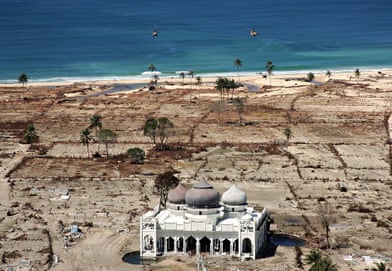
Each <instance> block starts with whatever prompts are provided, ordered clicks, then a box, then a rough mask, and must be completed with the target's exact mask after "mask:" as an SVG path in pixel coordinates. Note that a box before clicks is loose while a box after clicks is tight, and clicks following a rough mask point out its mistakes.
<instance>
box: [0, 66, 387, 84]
mask: <svg viewBox="0 0 392 271" xmlns="http://www.w3.org/2000/svg"><path fill="white" fill-rule="evenodd" d="M354 70H355V69H354ZM354 70H347V69H344V70H329V71H330V72H331V74H332V76H331V78H330V79H331V80H350V79H353V77H354ZM326 71H327V70H325V71H320V70H318V71H310V70H309V71H308V70H296V71H274V72H273V73H272V83H274V81H281V80H286V79H294V80H295V79H299V78H306V75H307V74H308V73H310V72H311V73H313V74H314V75H315V80H314V81H323V80H320V79H323V77H324V78H326V76H325V73H326ZM359 71H360V73H361V77H362V78H361V79H359V80H360V81H362V80H363V79H364V78H365V77H369V76H378V77H382V76H388V75H392V68H379V69H365V68H364V69H360V68H359ZM266 75H267V72H266V71H261V72H254V71H253V72H247V71H244V72H239V73H238V72H226V73H204V74H195V75H194V77H193V82H196V77H198V76H200V77H201V78H202V82H203V83H204V84H205V83H214V82H215V80H216V79H217V78H219V77H229V78H233V79H235V80H237V79H238V77H239V78H240V80H245V81H247V82H248V83H249V82H252V83H260V82H259V81H260V80H261V81H263V80H266V78H265V77H263V76H266ZM292 77H294V78H292ZM150 79H151V77H150V76H143V75H136V76H113V77H101V78H99V77H97V78H91V77H85V78H83V77H61V78H56V79H55V78H53V79H50V78H48V79H38V80H31V81H28V82H27V84H26V85H25V87H27V88H28V87H60V86H75V85H79V84H80V85H86V84H87V85H92V86H105V85H110V86H111V85H122V84H146V85H148V84H149V82H150ZM267 79H268V78H267ZM182 80H183V79H182V78H181V77H180V76H178V75H175V74H165V73H162V75H161V76H160V77H159V83H160V84H163V83H164V82H170V83H177V81H178V82H182ZM190 80H191V77H189V76H186V77H185V85H187V84H189V83H190ZM268 80H269V79H268ZM4 81H10V82H4ZM324 81H327V80H324ZM262 85H264V84H262ZM272 85H274V84H272ZM20 86H21V83H19V82H17V80H0V87H20Z"/></svg>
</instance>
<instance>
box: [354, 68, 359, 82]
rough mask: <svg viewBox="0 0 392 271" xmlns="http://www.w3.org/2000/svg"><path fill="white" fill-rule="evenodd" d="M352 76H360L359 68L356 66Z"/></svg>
mask: <svg viewBox="0 0 392 271" xmlns="http://www.w3.org/2000/svg"><path fill="white" fill-rule="evenodd" d="M354 76H355V78H357V80H358V79H359V77H360V76H361V72H360V71H359V69H358V68H357V69H355V71H354Z"/></svg>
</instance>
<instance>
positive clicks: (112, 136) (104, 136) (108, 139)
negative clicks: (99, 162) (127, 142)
mask: <svg viewBox="0 0 392 271" xmlns="http://www.w3.org/2000/svg"><path fill="white" fill-rule="evenodd" d="M98 139H99V141H100V142H102V143H103V144H105V148H106V158H107V159H109V144H110V143H113V142H115V141H116V140H117V135H116V133H115V132H113V131H112V130H109V129H102V130H99V132H98Z"/></svg>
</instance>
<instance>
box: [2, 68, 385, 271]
mask: <svg viewBox="0 0 392 271" xmlns="http://www.w3.org/2000/svg"><path fill="white" fill-rule="evenodd" d="M340 77H341V78H336V79H335V80H330V81H328V82H326V83H324V84H321V85H312V84H310V83H306V82H303V81H302V80H297V79H296V78H287V77H281V78H274V79H273V84H272V86H271V87H269V86H263V87H262V88H261V89H260V91H258V92H247V91H246V89H245V88H243V89H240V90H237V91H236V92H235V96H239V97H243V98H246V107H245V112H243V113H242V114H241V117H242V124H241V125H240V124H239V123H238V122H239V116H238V113H237V112H236V111H235V108H234V106H233V104H232V103H231V102H230V99H229V98H227V97H225V104H226V105H225V107H224V110H223V112H221V113H219V112H217V110H216V107H215V106H214V105H216V102H217V101H219V100H220V94H219V92H217V91H216V90H214V85H213V84H205V85H202V86H197V87H196V86H195V85H185V86H182V85H181V84H178V83H177V85H174V86H173V84H162V85H161V86H160V87H159V88H158V89H157V90H155V91H148V90H147V89H141V90H140V91H131V92H126V91H124V92H116V93H113V94H110V95H98V96H90V95H91V94H97V93H100V92H101V91H103V90H105V89H108V88H110V86H109V85H107V86H105V85H91V84H78V85H72V86H59V87H55V86H50V87H48V86H46V87H42V86H41V87H38V86H34V87H27V88H21V87H17V86H12V87H11V86H9V87H2V88H0V113H1V119H0V136H1V143H0V174H1V180H0V196H1V201H0V204H1V205H0V257H1V263H0V270H6V268H7V267H8V266H19V267H20V268H22V269H18V270H23V268H25V269H24V270H31V269H32V270H48V269H51V270H130V269H131V270H142V269H152V270H164V269H165V268H166V269H174V268H176V269H178V270H195V269H196V258H193V257H168V258H166V259H162V260H161V261H159V262H158V263H155V264H152V265H149V266H138V265H130V264H127V263H124V262H123V261H122V256H123V255H125V254H126V253H129V252H135V251H137V250H138V248H139V217H140V215H141V214H142V213H143V212H145V211H146V210H147V209H150V208H153V207H154V206H155V205H156V204H157V202H158V195H157V194H156V193H155V191H154V189H153V184H154V179H155V177H156V175H157V174H159V173H162V172H164V171H165V170H168V169H175V170H177V171H178V172H179V173H178V177H179V178H180V179H181V180H182V182H184V183H185V184H187V185H188V186H190V185H192V184H193V183H195V181H196V180H197V179H198V178H199V177H200V176H204V177H205V178H206V179H207V180H208V181H209V182H210V183H211V184H212V185H214V186H215V187H216V188H217V189H218V190H219V191H220V192H224V191H225V190H226V189H228V188H229V187H230V186H231V185H232V183H236V184H237V185H238V186H239V187H240V188H242V189H243V190H244V191H246V192H247V193H248V202H249V204H250V205H251V206H255V208H263V207H266V208H267V209H268V210H269V211H270V213H271V216H272V217H273V218H274V221H275V225H273V229H274V231H275V232H278V233H287V234H293V235H295V236H298V237H301V238H303V239H305V240H307V241H308V243H307V245H306V246H305V247H303V248H302V251H303V253H304V254H305V255H306V254H307V253H308V252H309V251H310V249H312V248H324V247H325V245H326V240H325V231H324V229H323V227H322V224H321V217H320V214H322V213H321V212H320V209H322V208H323V206H328V207H329V209H328V210H329V213H328V215H329V217H330V227H331V233H330V236H331V237H330V243H331V245H332V247H333V248H335V249H333V250H331V249H329V250H323V253H324V254H325V255H329V256H331V257H332V259H333V261H334V262H336V263H337V264H338V267H339V269H340V270H347V269H349V268H352V269H353V270H363V268H365V267H367V266H368V265H367V263H366V262H365V261H363V260H362V259H361V256H366V255H368V256H373V257H378V258H379V259H391V258H392V250H391V248H390V243H391V242H392V240H391V239H392V237H391V236H392V235H391V233H392V197H391V193H390V191H391V188H392V177H391V161H390V142H391V141H390V123H391V118H390V115H391V108H392V74H389V73H387V74H386V75H384V76H382V77H379V76H378V77H377V76H376V73H374V74H366V75H362V78H361V79H360V80H346V79H345V78H348V76H346V77H343V75H340ZM263 80H264V81H263ZM265 80H266V79H259V78H256V79H255V78H248V79H246V78H244V79H242V81H243V82H246V83H251V84H255V85H258V86H262V85H263V84H264V83H266V82H267V81H265ZM214 109H215V110H214ZM93 114H99V115H101V116H102V122H103V126H104V128H107V129H111V130H113V131H114V132H116V134H117V135H118V139H117V142H116V143H114V144H111V145H110V146H109V154H110V156H111V157H110V159H105V158H87V151H86V146H83V145H82V144H81V143H80V142H79V140H80V132H81V130H82V129H84V128H85V127H87V126H89V124H90V120H89V119H90V117H91V116H92V115H93ZM148 117H156V118H158V117H167V118H169V119H170V120H171V121H172V122H173V123H174V124H175V129H174V135H173V136H171V137H170V138H169V144H170V146H171V149H170V150H166V151H161V152H158V151H155V150H154V149H153V145H152V144H151V142H150V140H149V138H148V137H145V136H143V126H144V123H145V121H146V119H147V118H148ZM29 123H33V124H34V125H35V127H36V128H37V133H38V135H39V137H40V142H39V143H38V144H34V145H32V146H30V145H27V144H22V142H21V140H22V138H23V130H24V129H25V127H26V126H27V124H29ZM285 128H290V130H291V132H292V135H291V138H290V140H289V142H288V144H287V141H286V136H285V134H284V129H285ZM94 132H95V131H94V130H92V134H93V135H94ZM131 147H139V148H142V149H144V150H145V151H146V153H147V158H148V159H147V160H146V161H145V163H144V164H142V165H135V164H131V163H130V162H129V160H128V159H127V157H126V155H125V153H126V150H127V149H128V148H131ZM90 150H91V152H92V153H95V152H98V151H99V152H100V153H101V154H103V153H104V150H105V147H104V145H102V144H101V145H98V144H95V143H92V144H91V146H90ZM339 184H340V185H342V184H343V185H344V188H345V189H346V190H347V191H346V192H341V189H340V187H339ZM67 195H68V196H69V198H68V196H67ZM72 224H77V225H78V226H79V228H80V230H81V231H82V234H81V236H80V238H76V239H75V240H73V241H72V242H70V243H69V247H68V248H67V249H64V246H63V244H64V240H63V237H64V235H65V234H67V233H68V232H69V231H70V226H71V225H72ZM345 255H346V256H348V255H350V256H352V257H353V258H352V259H353V260H351V261H348V260H347V257H346V260H344V258H343V256H345ZM383 257H384V258H383ZM227 260H230V261H231V263H230V265H229V264H227V263H226V264H222V261H223V260H222V259H216V258H211V259H208V264H207V267H208V268H209V270H231V269H235V268H238V269H242V270H254V269H259V270H285V269H290V270H294V269H295V268H296V267H295V250H294V248H285V247H278V248H277V250H276V252H275V256H274V257H269V258H265V259H259V260H256V261H250V262H242V263H241V262H239V261H237V260H232V259H225V261H227Z"/></svg>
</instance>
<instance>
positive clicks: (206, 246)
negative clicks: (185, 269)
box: [200, 236, 211, 253]
mask: <svg viewBox="0 0 392 271" xmlns="http://www.w3.org/2000/svg"><path fill="white" fill-rule="evenodd" d="M210 246H211V240H210V239H208V238H207V237H206V236H204V237H203V238H202V239H201V240H200V253H207V252H208V253H209V252H210Z"/></svg>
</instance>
